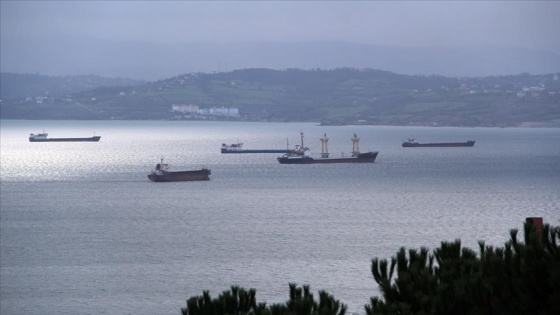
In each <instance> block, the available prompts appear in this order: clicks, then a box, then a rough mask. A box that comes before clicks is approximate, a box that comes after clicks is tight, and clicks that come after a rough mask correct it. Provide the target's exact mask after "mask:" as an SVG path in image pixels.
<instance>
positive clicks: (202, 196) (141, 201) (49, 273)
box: [0, 120, 560, 315]
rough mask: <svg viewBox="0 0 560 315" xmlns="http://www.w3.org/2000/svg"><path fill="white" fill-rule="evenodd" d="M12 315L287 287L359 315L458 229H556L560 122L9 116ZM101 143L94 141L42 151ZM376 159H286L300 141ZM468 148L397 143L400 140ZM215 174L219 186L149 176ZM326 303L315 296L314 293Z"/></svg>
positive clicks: (115, 309)
mask: <svg viewBox="0 0 560 315" xmlns="http://www.w3.org/2000/svg"><path fill="white" fill-rule="evenodd" d="M0 126H1V127H0V128H1V129H0V131H1V133H0V136H1V138H0V141H1V142H0V148H1V175H0V179H1V181H0V193H1V194H0V199H1V202H0V298H1V299H0V313H1V314H2V315H9V314H18V315H23V314H180V310H181V308H182V307H185V306H186V300H187V299H188V298H190V297H193V296H198V295H202V293H203V291H205V290H208V291H209V292H210V294H211V295H212V297H217V296H218V295H219V294H221V293H222V292H223V291H227V290H229V289H230V287H231V286H233V285H237V286H240V287H243V288H246V289H249V288H255V289H256V291H257V301H258V302H266V303H267V304H268V305H270V304H273V303H284V302H286V301H287V300H288V299H289V283H296V284H298V285H300V286H301V285H309V286H310V287H311V291H312V292H314V293H315V294H317V293H318V292H319V291H320V290H324V291H327V292H328V293H329V294H332V295H333V296H334V297H335V298H336V299H338V300H340V301H341V302H342V303H345V304H346V305H348V313H356V314H364V313H365V311H364V305H366V304H368V303H369V301H370V298H371V297H374V296H380V291H379V289H378V286H377V284H376V283H375V281H374V279H373V277H372V273H371V262H372V259H374V258H380V259H390V258H391V257H392V256H394V255H395V254H396V253H397V251H398V250H399V249H400V248H401V247H404V248H406V249H419V248H421V247H427V248H429V249H434V248H436V247H437V246H439V245H440V243H441V242H442V241H454V240H456V239H460V240H461V242H462V244H463V246H465V247H469V248H471V249H473V250H475V251H478V241H480V240H482V241H485V243H486V244H487V245H493V246H503V244H504V243H505V242H506V241H507V240H508V238H509V231H510V230H511V229H518V230H522V228H523V223H524V222H525V220H526V218H528V217H542V218H543V220H544V222H545V223H546V224H551V225H553V226H559V225H560V129H559V128H548V129H547V128H450V127H392V126H321V125H319V124H318V123H312V122H309V123H269V122H210V121H39V120H35V121H25V120H2V121H0ZM40 132H47V133H49V136H50V137H90V136H93V135H94V134H95V135H98V136H101V140H100V141H99V142H89V143H88V142H72V143H68V142H66V143H64V142H51V143H30V142H29V141H28V136H29V134H30V133H35V134H37V133H40ZM300 132H303V133H304V145H305V146H307V147H309V148H310V149H311V151H312V152H313V154H318V153H320V150H321V142H320V140H319V139H320V138H322V137H323V136H324V135H325V134H326V136H327V137H328V138H329V142H328V146H329V152H330V153H331V156H333V157H335V156H341V155H344V156H349V154H350V151H351V150H352V142H351V140H350V139H351V138H352V137H353V135H354V134H356V135H357V136H358V137H359V138H360V149H361V151H362V152H366V151H370V150H371V151H379V155H378V157H377V160H376V161H375V163H371V164H370V163H366V164H321V165H284V164H279V163H278V161H277V160H276V158H277V157H278V156H279V155H280V154H221V153H220V148H221V146H222V144H223V143H225V144H228V145H229V144H232V143H238V142H242V143H243V144H244V148H246V149H284V148H287V147H293V146H294V145H295V144H300V142H301V140H300ZM409 137H414V138H416V139H418V141H419V142H464V141H467V140H476V144H475V145H474V147H456V148H403V147H401V143H402V141H403V140H404V139H406V138H409ZM162 158H163V159H164V161H165V162H166V163H169V164H170V167H171V168H172V169H174V170H189V169H199V168H202V167H207V168H209V169H211V172H212V174H211V175H210V178H211V179H210V180H209V181H199V182H172V183H154V182H151V181H149V180H148V178H147V175H148V174H149V173H150V171H151V170H152V169H153V168H154V166H155V164H156V163H158V162H160V160H161V159H162ZM316 296H317V295H316Z"/></svg>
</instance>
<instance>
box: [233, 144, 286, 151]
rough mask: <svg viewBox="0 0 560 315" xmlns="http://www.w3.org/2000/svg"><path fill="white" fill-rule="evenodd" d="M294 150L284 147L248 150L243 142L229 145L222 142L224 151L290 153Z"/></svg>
mask: <svg viewBox="0 0 560 315" xmlns="http://www.w3.org/2000/svg"><path fill="white" fill-rule="evenodd" d="M291 151H292V150H286V149H284V150H282V149H255V150H247V149H243V143H233V144H230V145H227V144H225V143H222V153H289V152H291Z"/></svg>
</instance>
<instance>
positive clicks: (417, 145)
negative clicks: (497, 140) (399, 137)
mask: <svg viewBox="0 0 560 315" xmlns="http://www.w3.org/2000/svg"><path fill="white" fill-rule="evenodd" d="M402 146H403V147H404V148H445V147H472V146H474V141H467V142H449V143H407V142H405V143H403V144H402Z"/></svg>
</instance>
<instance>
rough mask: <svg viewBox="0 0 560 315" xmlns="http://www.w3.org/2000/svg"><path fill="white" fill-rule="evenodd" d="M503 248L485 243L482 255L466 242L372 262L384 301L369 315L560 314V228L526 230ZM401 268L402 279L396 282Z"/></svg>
mask: <svg viewBox="0 0 560 315" xmlns="http://www.w3.org/2000/svg"><path fill="white" fill-rule="evenodd" d="M510 237H511V239H510V240H509V241H508V242H507V243H506V244H505V245H504V247H503V248H493V247H492V246H486V245H485V244H484V242H479V248H480V249H479V250H480V252H479V255H478V256H477V254H476V253H475V252H474V251H472V250H470V249H468V248H462V247H461V242H460V241H459V240H456V241H455V242H442V244H441V246H440V247H439V248H437V249H435V250H434V251H433V254H429V253H428V250H427V249H425V248H422V249H421V250H420V251H416V250H409V251H408V255H407V253H406V251H405V249H404V248H401V249H400V250H399V252H398V253H397V255H396V256H395V257H393V258H391V262H390V263H389V262H388V261H387V260H379V259H377V258H375V259H373V260H372V274H373V278H374V280H375V281H376V282H377V283H378V285H379V287H380V290H381V293H382V295H383V298H379V297H373V298H372V299H371V301H370V304H369V305H366V306H365V310H366V314H367V315H379V314H458V315H460V314H560V247H559V246H558V241H559V240H560V228H552V227H550V226H549V225H545V226H544V227H543V229H542V232H541V233H540V234H539V233H537V231H536V229H535V226H534V225H533V224H531V223H526V224H525V226H524V239H525V242H524V243H520V242H519V241H518V240H517V230H512V231H511V232H510ZM395 268H396V278H394V279H393V275H394V274H395V273H394V271H395Z"/></svg>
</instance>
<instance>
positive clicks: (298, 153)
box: [277, 132, 379, 164]
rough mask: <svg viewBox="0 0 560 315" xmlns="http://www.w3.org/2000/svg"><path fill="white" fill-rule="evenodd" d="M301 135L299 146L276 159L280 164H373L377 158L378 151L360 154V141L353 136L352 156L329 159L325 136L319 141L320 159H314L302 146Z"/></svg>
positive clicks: (307, 149) (327, 139)
mask: <svg viewBox="0 0 560 315" xmlns="http://www.w3.org/2000/svg"><path fill="white" fill-rule="evenodd" d="M300 135H301V145H296V148H295V150H293V151H292V152H290V153H286V154H284V155H283V156H281V157H278V159H277V160H278V162H279V163H280V164H330V163H373V162H375V159H376V158H377V154H378V153H379V152H378V151H369V152H365V153H361V152H360V146H359V143H360V139H359V138H358V137H357V136H356V134H354V137H353V138H351V140H352V155H351V156H348V157H345V156H341V157H337V158H332V157H329V152H328V141H329V138H327V134H326V133H325V134H324V135H323V138H321V139H319V140H321V142H322V150H321V157H318V158H314V157H312V156H311V153H310V150H309V148H306V147H305V146H304V145H303V132H300Z"/></svg>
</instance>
